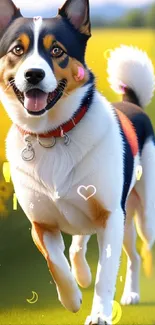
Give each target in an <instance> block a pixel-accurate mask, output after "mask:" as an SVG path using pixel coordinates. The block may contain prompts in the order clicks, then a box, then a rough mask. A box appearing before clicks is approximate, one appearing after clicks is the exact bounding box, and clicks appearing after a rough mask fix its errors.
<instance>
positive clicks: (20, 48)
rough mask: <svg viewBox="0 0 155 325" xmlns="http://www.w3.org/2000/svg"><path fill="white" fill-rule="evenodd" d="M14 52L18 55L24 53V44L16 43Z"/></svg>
mask: <svg viewBox="0 0 155 325" xmlns="http://www.w3.org/2000/svg"><path fill="white" fill-rule="evenodd" d="M12 53H13V54H15V55H17V56H21V55H23V53H24V48H23V46H21V45H16V46H15V47H14V48H13V50H12Z"/></svg>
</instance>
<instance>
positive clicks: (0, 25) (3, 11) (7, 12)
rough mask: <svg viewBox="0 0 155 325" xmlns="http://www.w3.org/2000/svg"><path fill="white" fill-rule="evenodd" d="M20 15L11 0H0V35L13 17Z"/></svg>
mask: <svg viewBox="0 0 155 325" xmlns="http://www.w3.org/2000/svg"><path fill="white" fill-rule="evenodd" d="M21 16H22V15H21V13H20V10H19V9H18V8H17V7H16V6H15V4H14V3H13V1H12V0H0V36H1V35H2V34H3V32H4V31H5V29H6V28H7V26H8V25H9V24H10V23H11V21H12V20H13V19H15V18H18V17H21Z"/></svg>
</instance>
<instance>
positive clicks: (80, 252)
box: [69, 235, 92, 288]
mask: <svg viewBox="0 0 155 325" xmlns="http://www.w3.org/2000/svg"><path fill="white" fill-rule="evenodd" d="M89 238H90V236H89V235H87V236H82V235H81V236H77V235H76V236H73V239H72V244H71V247H70V250H69V253H70V261H71V265H72V272H73V275H74V277H75V279H76V281H77V282H78V284H79V285H80V286H81V287H82V288H87V287H88V286H89V285H90V284H91V278H92V277H91V271H90V268H89V265H88V263H87V261H86V258H85V255H86V251H87V243H88V241H89Z"/></svg>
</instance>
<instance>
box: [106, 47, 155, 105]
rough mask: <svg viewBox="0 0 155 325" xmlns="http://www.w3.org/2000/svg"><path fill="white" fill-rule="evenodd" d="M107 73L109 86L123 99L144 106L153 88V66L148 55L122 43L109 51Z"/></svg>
mask: <svg viewBox="0 0 155 325" xmlns="http://www.w3.org/2000/svg"><path fill="white" fill-rule="evenodd" d="M107 71H108V75H109V78H108V80H109V82H110V84H111V88H112V89H113V90H114V91H115V92H117V93H122V94H123V100H124V101H128V102H131V103H134V104H136V105H138V106H141V107H142V108H144V107H145V106H147V105H148V104H149V102H150V101H151V98H152V97H153V93H154V89H155V76H154V68H153V64H152V62H151V60H150V59H149V57H148V55H147V54H146V53H145V52H143V51H142V50H139V49H138V48H136V47H133V46H124V45H122V46H121V47H119V48H116V49H115V50H114V51H111V52H110V57H109V60H108V70H107Z"/></svg>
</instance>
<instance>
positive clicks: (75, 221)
mask: <svg viewBox="0 0 155 325" xmlns="http://www.w3.org/2000/svg"><path fill="white" fill-rule="evenodd" d="M13 138H14V140H15V141H12V139H13ZM31 144H32V148H33V150H34V153H35V157H34V159H32V160H31V161H24V159H23V157H22V152H23V149H24V148H25V143H24V140H23V138H22V137H19V134H18V135H17V132H16V130H14V129H12V130H11V132H10V134H9V135H8V139H7V156H8V160H9V161H10V163H11V174H12V178H13V183H14V186H15V190H16V194H17V197H18V200H19V203H20V204H21V206H22V208H23V210H24V212H25V213H26V215H27V217H28V218H29V219H30V221H37V222H42V223H46V224H51V225H53V226H58V227H60V228H61V230H63V231H65V232H70V233H74V231H75V233H76V232H81V229H82V228H83V227H84V228H86V229H87V228H92V225H91V222H90V221H89V219H88V218H87V205H86V201H85V200H84V199H83V198H82V197H80V196H79V194H78V188H79V186H80V185H83V179H85V181H84V184H85V185H89V184H90V182H91V180H90V178H89V175H90V171H91V168H90V166H89V173H88V171H87V170H85V169H83V168H82V167H81V166H80V165H81V164H80V163H79V166H78V160H79V159H80V153H81V152H80V151H79V152H78V150H77V148H76V149H75V150H73V151H74V152H72V150H70V148H69V146H68V147H66V146H65V145H64V139H58V140H57V143H56V145H55V146H54V147H52V148H43V147H42V146H40V144H39V143H38V142H37V141H36V139H35V140H34V141H33V142H32V143H31ZM72 146H73V144H72ZM75 166H76V168H75ZM79 170H80V171H81V172H78V171H79ZM82 170H83V172H82ZM87 174H88V175H87ZM79 206H80V209H79ZM87 230H88V229H87ZM92 231H93V230H92Z"/></svg>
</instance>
